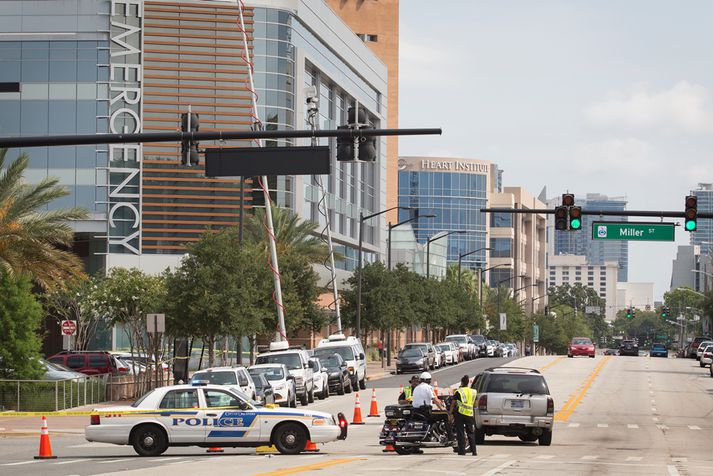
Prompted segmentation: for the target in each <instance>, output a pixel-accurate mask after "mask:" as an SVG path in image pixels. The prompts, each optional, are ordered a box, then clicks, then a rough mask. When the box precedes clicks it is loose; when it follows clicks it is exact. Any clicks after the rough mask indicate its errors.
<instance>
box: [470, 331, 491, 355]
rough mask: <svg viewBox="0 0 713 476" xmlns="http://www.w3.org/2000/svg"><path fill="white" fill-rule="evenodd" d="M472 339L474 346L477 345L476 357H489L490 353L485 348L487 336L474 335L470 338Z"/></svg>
mask: <svg viewBox="0 0 713 476" xmlns="http://www.w3.org/2000/svg"><path fill="white" fill-rule="evenodd" d="M470 339H471V340H472V341H473V344H475V352H476V357H487V356H488V351H487V349H486V346H485V341H486V339H485V336H481V335H480V334H473V335H471V336H470Z"/></svg>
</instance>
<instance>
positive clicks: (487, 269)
mask: <svg viewBox="0 0 713 476" xmlns="http://www.w3.org/2000/svg"><path fill="white" fill-rule="evenodd" d="M501 266H507V267H508V268H510V267H511V266H510V265H509V264H505V263H502V264H496V265H495V266H491V267H490V268H486V269H481V268H478V281H479V284H480V291H478V297H480V309H483V274H485V273H486V272H488V271H490V270H491V269H495V268H499V267H501ZM509 279H512V278H509ZM501 282H502V281H501Z"/></svg>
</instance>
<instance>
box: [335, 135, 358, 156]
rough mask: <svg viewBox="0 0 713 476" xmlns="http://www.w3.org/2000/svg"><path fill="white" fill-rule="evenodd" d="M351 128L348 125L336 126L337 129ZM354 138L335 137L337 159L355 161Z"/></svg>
mask: <svg viewBox="0 0 713 476" xmlns="http://www.w3.org/2000/svg"><path fill="white" fill-rule="evenodd" d="M346 129H351V127H349V126H337V130H346ZM354 152H355V150H354V139H353V138H352V137H337V160H339V161H342V162H351V161H355V160H356V157H355V156H354Z"/></svg>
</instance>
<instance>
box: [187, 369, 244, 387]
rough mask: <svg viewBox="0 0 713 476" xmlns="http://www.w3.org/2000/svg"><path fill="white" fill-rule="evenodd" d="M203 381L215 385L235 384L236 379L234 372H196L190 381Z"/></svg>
mask: <svg viewBox="0 0 713 476" xmlns="http://www.w3.org/2000/svg"><path fill="white" fill-rule="evenodd" d="M201 380H203V381H205V380H207V381H208V382H210V383H212V384H215V385H237V384H238V380H237V378H236V377H235V373H234V372H229V371H225V372H196V373H195V374H193V380H192V382H198V381H201Z"/></svg>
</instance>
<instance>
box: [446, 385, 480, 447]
mask: <svg viewBox="0 0 713 476" xmlns="http://www.w3.org/2000/svg"><path fill="white" fill-rule="evenodd" d="M469 382H470V377H468V376H467V375H464V376H463V378H462V379H460V387H458V389H457V390H456V392H455V397H454V399H453V401H452V403H451V413H453V415H454V420H455V421H454V425H455V427H456V438H457V439H458V454H459V455H465V435H468V442H469V443H470V451H471V452H472V453H473V456H475V455H477V454H478V452H477V451H476V449H475V396H476V395H477V393H478V392H476V391H475V390H474V389H472V388H470V387H469V386H468V384H469ZM454 409H455V412H454Z"/></svg>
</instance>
